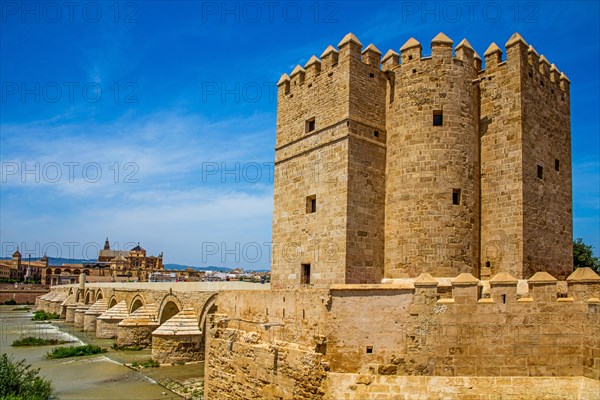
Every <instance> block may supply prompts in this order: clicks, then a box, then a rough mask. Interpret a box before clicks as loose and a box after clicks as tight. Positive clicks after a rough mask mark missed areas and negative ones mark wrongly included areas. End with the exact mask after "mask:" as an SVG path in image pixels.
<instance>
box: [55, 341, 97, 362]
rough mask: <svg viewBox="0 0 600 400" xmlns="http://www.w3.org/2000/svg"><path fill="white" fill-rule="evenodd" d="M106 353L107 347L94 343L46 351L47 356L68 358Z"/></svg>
mask: <svg viewBox="0 0 600 400" xmlns="http://www.w3.org/2000/svg"><path fill="white" fill-rule="evenodd" d="M100 353H106V349H103V348H102V347H100V346H95V345H93V344H86V345H84V346H69V347H57V348H56V349H52V351H49V352H48V353H46V358H48V359H53V358H67V357H81V356H91V355H93V354H100Z"/></svg>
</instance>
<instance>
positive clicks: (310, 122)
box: [306, 118, 316, 133]
mask: <svg viewBox="0 0 600 400" xmlns="http://www.w3.org/2000/svg"><path fill="white" fill-rule="evenodd" d="M315 129H316V125H315V119H314V118H311V119H307V120H306V133H308V132H312V131H314V130H315Z"/></svg>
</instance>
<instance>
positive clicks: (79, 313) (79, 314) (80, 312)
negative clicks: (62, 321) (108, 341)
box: [73, 304, 91, 329]
mask: <svg viewBox="0 0 600 400" xmlns="http://www.w3.org/2000/svg"><path fill="white" fill-rule="evenodd" d="M90 307H91V304H81V305H80V306H78V307H77V308H76V309H75V319H74V320H73V326H75V328H82V329H83V320H84V317H85V312H86V311H87V310H88V308H90Z"/></svg>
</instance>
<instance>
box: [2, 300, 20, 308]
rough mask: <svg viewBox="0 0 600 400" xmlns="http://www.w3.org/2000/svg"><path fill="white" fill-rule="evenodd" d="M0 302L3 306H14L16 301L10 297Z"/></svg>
mask: <svg viewBox="0 0 600 400" xmlns="http://www.w3.org/2000/svg"><path fill="white" fill-rule="evenodd" d="M2 304H3V305H5V306H15V305H17V302H16V301H15V300H14V299H10V300H6V301H5V302H4V303H2Z"/></svg>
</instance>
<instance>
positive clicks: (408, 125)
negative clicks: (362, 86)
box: [385, 33, 480, 278]
mask: <svg viewBox="0 0 600 400" xmlns="http://www.w3.org/2000/svg"><path fill="white" fill-rule="evenodd" d="M452 44H453V43H452V40H450V39H449V38H448V37H447V36H445V35H444V34H442V33H440V34H439V35H437V36H436V37H435V38H434V39H433V41H432V42H431V57H426V58H423V57H422V55H421V44H419V42H417V41H416V40H415V39H413V38H411V39H410V40H409V41H408V42H406V44H404V46H402V48H401V49H400V51H401V59H402V64H401V65H398V64H396V63H392V64H391V65H386V68H389V69H388V71H389V75H388V76H390V77H391V80H390V96H389V97H388V106H387V110H388V113H389V115H390V118H388V120H387V121H388V123H387V131H388V137H387V165H386V172H387V173H386V204H385V273H386V277H389V278H401V277H414V276H417V275H419V274H420V273H421V272H428V273H430V274H432V275H437V276H454V275H457V274H458V273H461V272H469V273H472V274H474V275H476V276H477V274H478V269H479V268H478V266H479V191H480V187H479V140H478V128H477V126H478V119H479V118H478V98H477V82H476V79H477V68H476V66H475V63H474V51H473V49H472V48H471V46H470V45H469V43H468V42H467V41H466V40H464V41H462V42H461V43H460V44H459V45H458V46H457V47H456V58H453V56H452Z"/></svg>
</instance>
